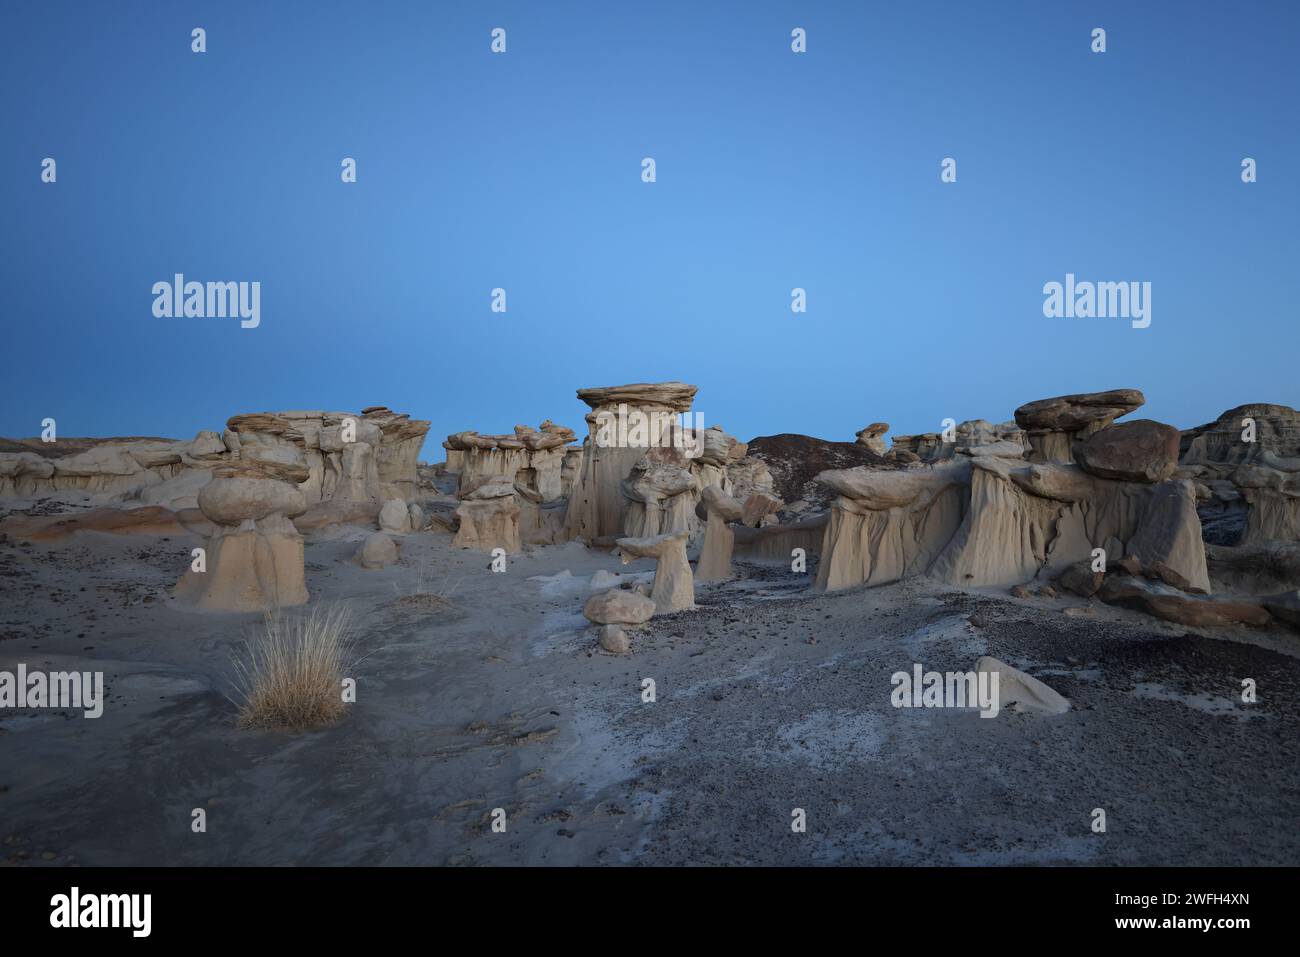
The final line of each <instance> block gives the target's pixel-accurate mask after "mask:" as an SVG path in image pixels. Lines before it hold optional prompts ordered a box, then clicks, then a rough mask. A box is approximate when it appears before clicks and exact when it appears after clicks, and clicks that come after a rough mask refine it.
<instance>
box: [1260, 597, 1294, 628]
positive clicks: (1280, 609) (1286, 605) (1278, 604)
mask: <svg viewBox="0 0 1300 957" xmlns="http://www.w3.org/2000/svg"><path fill="white" fill-rule="evenodd" d="M1264 607H1265V608H1267V609H1268V611H1269V613H1270V614H1271V615H1272V616H1273V617H1274V618H1276V619H1277V620H1278V621H1283V622H1286V623H1287V624H1288V625H1290V626H1291V627H1292V628H1300V591H1296V590H1294V589H1293V590H1291V591H1287V592H1283V593H1282V594H1280V595H1270V596H1269V597H1268V598H1265V599H1264Z"/></svg>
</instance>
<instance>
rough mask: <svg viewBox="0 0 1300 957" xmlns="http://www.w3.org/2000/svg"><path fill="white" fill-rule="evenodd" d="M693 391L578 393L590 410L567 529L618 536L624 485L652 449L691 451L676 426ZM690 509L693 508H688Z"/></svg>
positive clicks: (642, 387) (667, 385) (650, 388)
mask: <svg viewBox="0 0 1300 957" xmlns="http://www.w3.org/2000/svg"><path fill="white" fill-rule="evenodd" d="M696 391H697V389H696V387H695V386H693V385H687V384H686V383H684V382H659V383H645V382H641V383H634V384H632V385H621V386H605V387H601V388H593V389H579V390H578V398H579V399H581V400H582V401H583V402H585V403H587V405H589V406H590V407H591V411H590V412H589V413H587V416H586V421H587V427H588V434H587V437H586V439H584V440H583V443H582V462H581V464H580V465H579V468H578V474H577V478H576V481H575V484H574V488H573V494H572V497H571V498H570V499H569V510H568V517H567V519H566V526H567V528H568V530H569V532H570V535H571V537H573V538H581V539H584V540H595V539H607V538H610V537H611V536H618V535H622V534H623V532H624V520H625V519H624V516H625V513H626V512H627V509H628V499H627V497H626V496H625V495H624V494H623V482H624V480H625V479H626V478H627V477H628V476H629V475H631V474H632V470H633V468H634V467H635V466H636V465H637V464H638V463H639V462H640V461H641V459H642V457H643V456H644V455H645V453H646V452H647V451H648V450H649V449H650V448H651V447H657V448H659V449H677V450H680V451H681V452H682V453H683V457H685V453H687V452H695V451H696V450H695V448H694V447H692V446H690V445H689V444H688V443H692V442H693V441H694V438H695V436H694V435H693V433H692V434H686V433H687V430H685V429H683V428H682V426H681V423H680V422H679V419H678V416H679V415H680V414H681V413H684V412H689V411H690V408H691V402H692V401H693V400H694V398H695V393H696ZM692 507H694V505H693V503H692Z"/></svg>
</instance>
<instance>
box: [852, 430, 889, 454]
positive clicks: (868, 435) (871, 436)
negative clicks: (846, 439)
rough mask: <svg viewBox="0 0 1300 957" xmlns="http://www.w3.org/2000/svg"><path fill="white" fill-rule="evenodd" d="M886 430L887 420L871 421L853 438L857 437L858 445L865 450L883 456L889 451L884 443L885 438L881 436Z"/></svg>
mask: <svg viewBox="0 0 1300 957" xmlns="http://www.w3.org/2000/svg"><path fill="white" fill-rule="evenodd" d="M888 431H889V423H888V422H872V423H871V424H870V425H869V426H867V427H866V428H865V429H863V430H862V431H860V432H859V433H858V434H857V435H856V436H854V438H856V439H857V442H858V445H861V446H862V447H863V448H865V449H866V450H867V451H869V452H873V453H875V454H876V455H879V456H882V457H883V456H884V454H885V453H886V452H888V451H889V447H888V446H886V445H885V440H884V439H882V438H881V436H882V435H884V434H885V433H886V432H888Z"/></svg>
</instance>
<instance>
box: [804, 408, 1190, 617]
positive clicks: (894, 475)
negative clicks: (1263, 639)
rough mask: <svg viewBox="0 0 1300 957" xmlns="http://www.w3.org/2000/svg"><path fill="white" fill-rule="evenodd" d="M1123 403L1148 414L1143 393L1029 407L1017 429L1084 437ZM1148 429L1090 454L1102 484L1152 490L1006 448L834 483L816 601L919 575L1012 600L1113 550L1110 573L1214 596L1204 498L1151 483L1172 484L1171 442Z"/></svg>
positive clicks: (1179, 484) (1093, 441)
mask: <svg viewBox="0 0 1300 957" xmlns="http://www.w3.org/2000/svg"><path fill="white" fill-rule="evenodd" d="M1102 398H1104V399H1105V400H1106V401H1102ZM1121 399H1124V400H1126V401H1127V404H1129V405H1131V404H1132V402H1134V401H1136V398H1135V397H1134V396H1133V395H1132V394H1130V393H1123V394H1121V395H1117V394H1115V393H1097V394H1094V395H1090V396H1067V397H1064V398H1063V399H1055V400H1045V401H1044V403H1043V404H1039V403H1031V404H1030V405H1029V406H1024V407H1022V408H1021V410H1020V411H1019V412H1018V415H1017V421H1021V422H1022V424H1028V425H1029V426H1031V427H1038V426H1041V427H1044V428H1046V427H1047V426H1060V428H1059V429H1055V430H1053V431H1056V432H1059V433H1060V434H1061V435H1070V436H1073V435H1076V434H1077V433H1078V432H1080V431H1087V430H1088V429H1090V428H1093V427H1094V426H1095V425H1096V423H1099V422H1103V423H1104V422H1109V421H1110V418H1111V417H1113V414H1115V413H1116V411H1117V410H1122V409H1123V408H1124V405H1122V404H1119V403H1120V400H1121ZM1026 409H1028V410H1029V411H1028V412H1026V411H1025V410H1026ZM1022 420H1023V421H1022ZM1135 425H1137V426H1138V427H1137V428H1136V429H1132V430H1129V429H1125V430H1124V431H1123V432H1121V433H1120V435H1119V436H1118V437H1116V439H1115V441H1113V442H1108V441H1105V440H1104V438H1103V437H1104V436H1106V433H1107V432H1108V431H1110V430H1108V429H1107V430H1104V431H1103V429H1101V428H1098V429H1097V430H1096V432H1095V433H1093V432H1089V433H1088V436H1087V437H1085V438H1084V439H1082V440H1079V441H1081V443H1082V445H1083V446H1086V447H1087V448H1088V449H1089V451H1088V452H1085V453H1084V458H1085V460H1086V461H1087V462H1088V463H1090V466H1091V467H1092V468H1094V469H1095V470H1096V471H1100V472H1109V473H1110V474H1114V475H1128V476H1139V477H1140V480H1138V481H1123V480H1119V479H1115V478H1108V477H1103V476H1101V475H1096V474H1090V473H1089V472H1088V471H1087V470H1086V469H1085V468H1084V467H1081V466H1082V463H1081V464H1080V465H1074V464H1064V463H1061V462H1054V463H1040V464H1030V463H1027V462H1025V461H1024V460H1023V458H1022V457H1021V454H1022V448H1021V446H1019V445H1018V444H1017V443H1016V442H1014V441H1008V440H1002V439H999V440H998V441H997V442H994V443H993V444H991V445H984V446H974V447H969V448H965V449H963V450H962V454H958V455H957V456H956V457H955V458H954V459H952V460H950V461H946V462H945V461H941V462H939V463H938V464H935V465H931V466H926V467H923V468H911V469H908V470H906V471H901V472H884V471H870V470H865V469H853V470H838V471H831V472H826V473H823V474H822V475H820V476H819V477H818V478H819V481H821V482H822V483H823V484H824V485H826V486H827V487H828V488H830V489H832V490H833V491H834V492H836V493H837V495H838V497H837V499H836V500H835V503H834V507H833V508H832V512H831V520H830V522H829V524H828V525H827V527H826V533H825V537H824V539H823V544H822V549H821V559H820V564H819V567H818V574H817V582H816V585H817V587H818V588H821V589H835V588H845V587H849V586H852V585H858V584H864V583H865V584H880V583H883V582H888V581H895V580H897V579H899V578H903V577H906V576H909V575H916V574H928V575H930V576H931V577H934V578H937V579H939V580H941V581H944V582H947V583H949V584H952V585H958V586H975V587H979V586H1008V585H1014V584H1018V583H1020V582H1025V581H1028V580H1030V579H1032V578H1034V577H1036V576H1038V575H1040V574H1044V575H1047V576H1050V577H1056V576H1057V575H1059V574H1061V573H1062V572H1064V571H1065V570H1066V569H1067V568H1068V567H1069V566H1070V565H1072V564H1074V563H1076V562H1079V561H1083V560H1085V559H1090V558H1091V556H1092V554H1093V550H1094V549H1096V548H1102V549H1104V550H1105V552H1106V555H1107V557H1108V559H1109V560H1112V561H1114V560H1118V559H1120V558H1125V557H1127V558H1128V559H1130V560H1131V561H1132V562H1134V563H1135V567H1137V568H1138V569H1140V570H1141V572H1142V573H1143V574H1147V575H1150V576H1152V577H1155V578H1159V579H1160V580H1162V581H1165V582H1168V583H1169V584H1171V585H1174V586H1175V587H1178V588H1182V589H1185V590H1188V591H1193V592H1198V593H1205V592H1208V591H1209V588H1210V583H1209V577H1208V572H1207V568H1206V563H1205V552H1204V547H1203V544H1202V541H1201V533H1200V522H1199V520H1198V518H1197V513H1196V493H1195V489H1194V487H1193V485H1192V483H1191V482H1189V481H1186V480H1173V479H1166V480H1164V481H1153V480H1152V478H1153V477H1159V476H1164V475H1167V474H1168V473H1169V472H1171V471H1172V469H1171V468H1170V465H1171V463H1170V461H1169V452H1170V446H1169V441H1170V437H1171V430H1169V428H1168V427H1166V426H1160V425H1159V424H1158V423H1150V424H1149V425H1146V424H1141V423H1135ZM1116 428H1118V427H1116ZM1070 430H1073V431H1070ZM1045 434H1047V433H1046V432H1044V433H1040V437H1041V435H1045ZM1172 434H1173V435H1176V433H1172ZM1152 436H1154V437H1155V440H1154V441H1152V440H1151V437H1152ZM1071 441H1075V439H1074V438H1071ZM1053 443H1057V440H1056V439H1052V440H1050V441H1048V442H1046V443H1044V444H1041V445H1040V446H1039V447H1038V452H1039V453H1040V454H1041V453H1042V452H1043V451H1044V450H1049V451H1050V450H1051V449H1052V448H1057V449H1058V450H1059V448H1060V446H1059V443H1058V444H1057V445H1053ZM1094 447H1095V448H1094ZM1094 451H1095V454H1094Z"/></svg>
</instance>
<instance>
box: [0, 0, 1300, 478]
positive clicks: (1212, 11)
mask: <svg viewBox="0 0 1300 957" xmlns="http://www.w3.org/2000/svg"><path fill="white" fill-rule="evenodd" d="M195 26H202V27H204V28H206V30H207V34H208V52H207V53H205V54H202V55H198V54H194V53H192V52H191V51H190V30H191V29H192V28H193V27H195ZM498 26H500V27H504V28H505V29H506V30H507V40H508V52H507V53H506V54H504V55H493V54H492V53H491V52H490V51H489V41H490V37H489V33H490V31H491V30H492V28H494V27H498ZM796 26H801V27H804V28H806V30H807V32H808V48H809V49H808V53H806V54H803V55H796V54H794V53H792V52H791V51H790V31H791V29H792V28H794V27H796ZM1096 26H1101V27H1104V28H1105V29H1106V30H1107V42H1108V51H1107V52H1106V53H1104V54H1093V53H1092V52H1091V51H1090V48H1089V47H1090V36H1089V35H1090V31H1091V30H1092V28H1093V27H1096ZM1298 40H1300V4H1297V3H1292V2H1281V0H1278V2H1240V0H1233V2H1227V0H1224V2H1176V3H1175V2H1144V3H1140V4H1137V3H1132V2H1130V0H1124V2H1100V3H1091V2H1048V0H1023V2H988V3H983V2H980V3H975V2H969V0H952V2H913V0H909V2H901V0H899V2H844V3H835V2H818V3H808V2H805V3H764V2H752V0H750V2H736V3H710V2H707V0H697V2H683V3H674V2H655V3H643V4H633V3H622V2H620V3H614V2H585V3H564V2H546V3H539V2H535V0H529V2H519V3H490V2H485V3H478V2H475V3H470V2H463V3H439V2H418V3H417V2H409V3H398V2H383V0H376V2H353V3H326V2H313V3H305V2H304V3H289V2H281V0H277V2H273V3H272V2H260V0H259V2H231V0H222V2H203V3H185V2H177V0H166V2H121V3H116V2H115V3H103V2H93V3H92V2H81V3H66V2H51V0H43V2H40V3H35V2H24V0H6V2H5V3H4V4H3V5H2V6H0V80H2V82H0V129H2V130H3V145H2V147H0V220H2V225H0V234H2V235H3V237H4V239H3V249H0V282H2V286H0V290H2V292H0V295H2V296H3V306H4V320H3V322H4V337H3V342H4V347H3V350H2V353H3V359H2V363H3V366H2V368H0V372H2V381H3V402H2V403H0V434H3V435H7V436H30V435H35V434H38V433H39V431H40V421H41V419H43V418H45V417H46V416H53V417H55V418H56V419H57V421H58V426H59V431H60V433H61V434H63V435H69V436H72V435H135V434H147V435H164V436H174V437H180V438H188V437H189V436H191V435H192V434H193V433H194V432H195V431H197V430H199V429H204V428H216V429H220V428H221V427H222V426H223V424H224V422H225V420H226V419H227V418H228V417H229V416H231V415H234V414H236V413H242V412H252V411H264V410H279V409H314V408H315V409H339V410H358V409H360V408H361V407H363V406H368V405H375V404H384V405H388V406H390V407H391V408H393V409H396V410H400V411H405V412H409V413H411V414H412V415H414V416H416V417H419V418H426V419H430V420H432V423H433V425H432V429H431V432H430V441H429V442H428V443H426V446H425V453H426V454H425V457H426V458H430V459H439V458H441V457H442V456H441V452H442V450H441V448H439V446H438V443H439V442H440V441H441V439H442V438H443V437H444V436H445V435H446V434H447V433H448V432H452V431H459V430H461V429H477V430H478V431H480V432H499V431H508V430H509V429H510V428H511V427H512V426H513V425H514V424H515V423H517V422H518V423H527V424H531V425H534V426H536V425H537V424H538V423H539V422H540V421H541V420H542V419H544V418H553V419H555V420H556V421H558V422H561V423H564V424H567V425H569V426H571V427H573V428H575V429H578V430H579V431H580V432H581V431H582V428H581V427H582V418H581V417H582V414H583V413H584V412H585V411H586V407H585V406H584V405H582V404H581V403H580V402H578V401H577V399H576V398H575V397H574V390H575V389H576V388H579V387H584V386H597V385H612V384H617V383H623V382H637V381H658V380H663V379H682V380H685V381H687V382H692V383H695V384H697V385H698V386H699V387H700V391H699V395H698V397H697V401H696V408H697V409H698V410H699V411H700V412H701V413H702V414H703V416H704V418H705V420H706V422H707V423H708V424H713V423H719V424H721V425H723V426H724V427H726V428H727V429H728V431H730V432H732V433H734V434H736V435H738V436H739V437H740V438H742V439H748V438H750V437H752V436H754V435H761V434H773V433H778V432H804V433H808V434H813V435H818V436H822V437H825V438H836V439H842V440H849V441H851V440H852V438H853V434H854V432H855V431H856V430H857V429H859V428H861V427H862V426H864V425H866V424H867V423H868V422H872V421H877V420H884V421H888V422H890V423H892V425H893V427H894V428H893V431H894V432H896V433H907V432H924V431H935V430H937V429H939V428H940V425H939V423H940V420H941V419H943V418H945V417H952V418H954V419H957V420H962V419H966V418H977V417H978V418H986V419H990V420H995V421H997V420H1003V419H1007V418H1010V416H1011V413H1012V411H1013V409H1014V408H1015V407H1016V406H1017V405H1019V404H1021V403H1024V402H1027V401H1029V400H1031V399H1037V398H1042V397H1045V396H1051V395H1059V394H1062V393H1069V392H1079V391H1093V390H1099V389H1109V388H1117V387H1138V388H1141V389H1143V390H1144V391H1145V392H1146V395H1147V399H1148V404H1147V406H1146V408H1145V409H1144V410H1143V413H1139V415H1141V414H1146V415H1148V416H1150V417H1152V418H1157V419H1161V420H1163V421H1167V422H1171V423H1173V424H1175V425H1178V426H1180V427H1188V426H1192V425H1197V424H1200V423H1202V422H1205V421H1208V420H1211V419H1213V418H1215V417H1216V416H1217V415H1218V414H1219V413H1220V412H1221V411H1223V410H1225V409H1227V408H1230V407H1232V406H1234V405H1238V404H1241V403H1243V402H1248V401H1267V402H1279V403H1285V404H1288V405H1300V401H1297V400H1300V394H1297V392H1298V390H1297V388H1296V382H1297V375H1296V364H1297V346H1298V345H1300V333H1297V321H1298V320H1300V316H1298V315H1297V308H1296V303H1297V296H1296V284H1297V282H1298V281H1300V255H1298V254H1300V239H1298V238H1297V228H1298V221H1300V216H1298V213H1300V186H1298V185H1297V175H1296V174H1297V170H1298V169H1300V123H1297V115H1300V108H1298V103H1297V101H1298V99H1300V97H1298V94H1300V66H1298V65H1297V64H1300V56H1298V55H1297V53H1296V45H1297V41H1298ZM46 156H51V157H54V158H55V159H56V160H57V161H58V182H57V183H56V184H53V185H49V184H43V183H41V181H40V163H41V160H42V159H43V158H44V157H46ZM345 156H351V157H355V158H356V160H357V163H358V179H359V181H358V182H357V183H356V184H353V185H345V184H343V183H342V182H340V178H339V172H340V165H339V164H340V161H341V159H342V158H343V157H345ZM645 156H651V157H654V158H655V160H656V162H657V166H658V182H657V183H654V184H653V185H647V184H644V183H642V182H641V178H640V172H641V166H640V163H641V159H642V157H645ZM946 156H952V157H955V158H956V159H957V162H958V181H957V182H956V183H955V184H950V185H945V184H943V183H941V182H940V180H939V164H940V161H941V160H942V159H943V158H944V157H946ZM1247 156H1250V157H1254V158H1255V159H1256V160H1257V161H1258V164H1259V181H1258V182H1257V183H1255V184H1252V185H1246V184H1243V183H1242V182H1241V178H1240V163H1241V160H1242V158H1243V157H1247ZM176 272H183V273H184V274H185V275H186V277H187V278H189V279H197V280H201V281H206V280H258V281H260V282H261V283H262V323H261V326H260V328H258V329H253V330H244V329H241V328H239V324H238V322H237V321H236V320H228V319H226V320H222V319H157V318H155V317H154V316H153V314H152V303H153V296H152V294H151V292H150V289H151V287H152V285H153V283H155V282H157V281H160V280H170V279H171V277H172V275H173V274H174V273H176ZM1067 272H1073V273H1075V274H1076V275H1077V276H1078V277H1079V278H1080V279H1093V280H1114V281H1119V280H1144V281H1149V282H1151V283H1152V306H1153V310H1152V320H1153V321H1152V324H1151V326H1150V328H1148V329H1144V330H1136V329H1133V328H1131V327H1130V325H1129V323H1128V322H1126V321H1120V320H1107V319H1048V318H1045V317H1044V316H1043V313H1042V304H1043V294H1042V287H1043V284H1044V283H1045V282H1049V281H1052V280H1056V281H1061V280H1063V278H1064V276H1065V273H1067ZM497 286H500V287H504V288H505V289H506V290H507V296H508V304H509V311H508V312H507V313H506V314H504V315H501V314H496V313H493V312H491V311H490V308H489V305H490V291H491V289H492V288H493V287H497ZM795 286H801V287H804V288H806V289H807V292H808V312H807V313H806V314H803V315H795V314H793V313H792V312H791V311H790V290H791V289H792V288H793V287H795Z"/></svg>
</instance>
